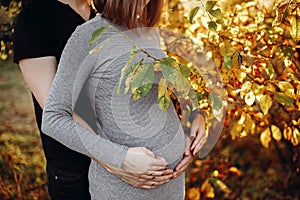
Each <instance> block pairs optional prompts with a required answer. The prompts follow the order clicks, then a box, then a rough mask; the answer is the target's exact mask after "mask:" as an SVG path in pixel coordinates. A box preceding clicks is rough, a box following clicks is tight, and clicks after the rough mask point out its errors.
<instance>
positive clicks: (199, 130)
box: [190, 113, 207, 156]
mask: <svg viewBox="0 0 300 200" xmlns="http://www.w3.org/2000/svg"><path fill="white" fill-rule="evenodd" d="M190 137H191V139H192V142H193V143H192V145H191V148H190V149H191V152H192V155H193V156H195V155H196V154H197V153H198V152H199V150H200V149H201V148H202V146H203V145H204V143H205V142H206V139H207V137H206V134H205V118H204V116H203V115H202V114H200V113H197V114H196V115H195V118H194V119H193V122H192V126H191V133H190Z"/></svg>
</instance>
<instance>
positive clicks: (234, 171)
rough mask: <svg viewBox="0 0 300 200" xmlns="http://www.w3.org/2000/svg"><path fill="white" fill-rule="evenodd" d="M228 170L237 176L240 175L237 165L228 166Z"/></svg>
mask: <svg viewBox="0 0 300 200" xmlns="http://www.w3.org/2000/svg"><path fill="white" fill-rule="evenodd" d="M229 172H231V173H233V174H236V175H237V176H240V175H241V174H242V172H241V171H240V170H239V169H238V168H237V167H230V168H229Z"/></svg>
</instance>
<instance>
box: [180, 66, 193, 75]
mask: <svg viewBox="0 0 300 200" xmlns="http://www.w3.org/2000/svg"><path fill="white" fill-rule="evenodd" d="M179 68H180V71H181V74H182V75H183V76H184V77H185V78H189V77H190V75H191V70H190V69H189V68H188V67H187V66H186V65H183V64H180V65H179Z"/></svg>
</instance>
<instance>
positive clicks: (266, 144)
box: [260, 128, 272, 148]
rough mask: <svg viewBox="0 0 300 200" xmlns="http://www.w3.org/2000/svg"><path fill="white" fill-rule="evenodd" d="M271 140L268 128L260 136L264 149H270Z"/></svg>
mask: <svg viewBox="0 0 300 200" xmlns="http://www.w3.org/2000/svg"><path fill="white" fill-rule="evenodd" d="M271 140H272V138H271V131H270V128H267V129H265V130H264V131H263V132H262V133H261V134H260V142H261V144H262V145H263V146H264V147H266V148H269V144H270V142H271Z"/></svg>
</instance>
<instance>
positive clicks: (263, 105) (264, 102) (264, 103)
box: [259, 94, 272, 115]
mask: <svg viewBox="0 0 300 200" xmlns="http://www.w3.org/2000/svg"><path fill="white" fill-rule="evenodd" d="M259 106H260V109H261V110H262V112H263V113H264V115H266V114H267V113H268V112H269V109H270V108H271V106H272V98H271V97H270V96H269V95H268V94H265V95H263V97H262V98H261V99H260V103H259Z"/></svg>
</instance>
